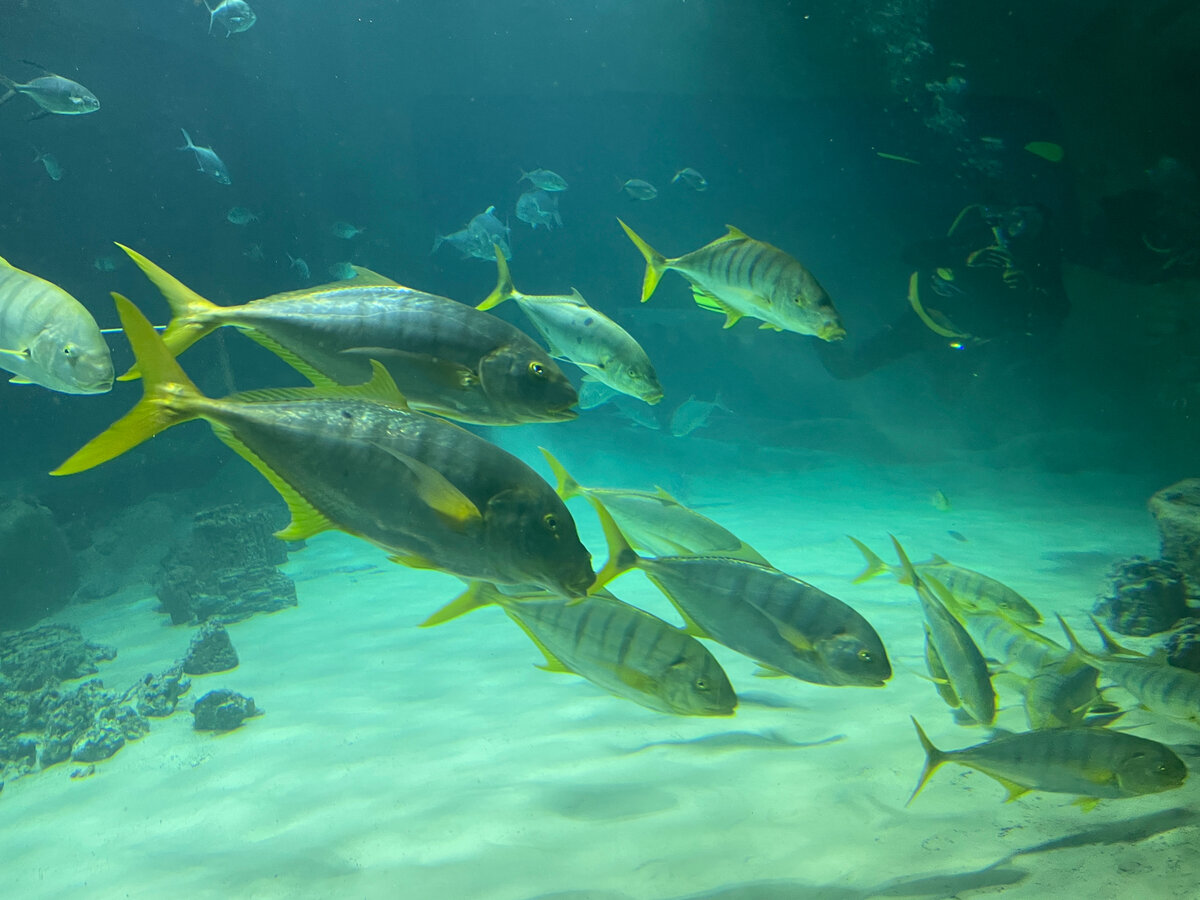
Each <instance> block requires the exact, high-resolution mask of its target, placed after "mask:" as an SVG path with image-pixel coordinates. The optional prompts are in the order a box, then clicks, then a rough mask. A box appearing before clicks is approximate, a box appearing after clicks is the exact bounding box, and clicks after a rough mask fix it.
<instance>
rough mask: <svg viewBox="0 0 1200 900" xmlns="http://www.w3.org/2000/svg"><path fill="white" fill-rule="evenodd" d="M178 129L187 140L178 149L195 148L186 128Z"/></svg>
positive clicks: (209, 31)
mask: <svg viewBox="0 0 1200 900" xmlns="http://www.w3.org/2000/svg"><path fill="white" fill-rule="evenodd" d="M208 33H209V34H212V23H211V22H210V23H209V26H208ZM179 130H180V131H182V132H183V139H184V140H185V141H187V143H186V144H184V145H183V146H182V147H180V148H179V149H180V150H195V149H196V145H195V144H193V143H192V136H191V135H190V134H188V133H187V129H186V128H180V129H179Z"/></svg>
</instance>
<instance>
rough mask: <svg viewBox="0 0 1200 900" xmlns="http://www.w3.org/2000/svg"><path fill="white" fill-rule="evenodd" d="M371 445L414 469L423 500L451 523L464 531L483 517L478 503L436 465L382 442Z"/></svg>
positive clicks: (418, 494)
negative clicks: (452, 482) (386, 445)
mask: <svg viewBox="0 0 1200 900" xmlns="http://www.w3.org/2000/svg"><path fill="white" fill-rule="evenodd" d="M372 446H373V447H375V449H376V450H381V451H383V452H384V453H386V454H387V455H388V456H390V457H392V459H394V460H396V461H397V462H399V463H400V464H401V465H403V466H404V467H405V468H407V469H408V471H409V472H411V473H412V475H413V477H414V478H415V479H416V487H417V496H418V497H420V498H421V502H422V503H424V504H425V505H426V506H428V507H429V508H430V509H432V510H433V511H434V512H436V513H437V514H438V515H439V516H441V517H442V519H443V520H444V521H445V522H446V524H448V525H450V527H452V528H454V529H456V530H458V531H462V530H464V529H465V528H466V527H467V526H468V525H473V524H477V523H479V522H482V521H483V514H482V513H481V512H480V511H479V507H478V506H476V505H475V504H474V503H472V502H471V499H470V498H469V497H467V495H466V494H464V493H463V492H462V491H460V490H459V489H458V488H456V487H455V486H454V485H453V484H451V483H450V480H449V479H448V478H446V476H445V475H443V474H442V473H441V472H439V471H438V470H437V469H435V468H433V466H431V465H429V464H428V463H423V462H421V461H420V460H419V459H416V458H415V457H412V456H409V455H408V454H407V453H401V452H400V451H399V450H394V449H392V448H391V447H385V446H383V445H382V444H378V443H372Z"/></svg>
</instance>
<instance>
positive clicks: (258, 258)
mask: <svg viewBox="0 0 1200 900" xmlns="http://www.w3.org/2000/svg"><path fill="white" fill-rule="evenodd" d="M242 256H244V257H246V259H249V260H252V261H253V262H262V260H263V258H264V254H263V248H262V244H251V245H250V246H249V247H247V248H246V249H245V250H243V251H242Z"/></svg>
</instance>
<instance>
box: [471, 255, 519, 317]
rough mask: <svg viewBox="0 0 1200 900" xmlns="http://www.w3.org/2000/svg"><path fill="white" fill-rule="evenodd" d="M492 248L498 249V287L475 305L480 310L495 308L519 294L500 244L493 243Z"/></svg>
mask: <svg viewBox="0 0 1200 900" xmlns="http://www.w3.org/2000/svg"><path fill="white" fill-rule="evenodd" d="M492 248H493V249H494V250H495V251H496V269H497V274H496V287H495V288H493V290H492V292H491V293H490V294H488V295H487V297H485V298H484V301H483V302H482V303H480V304H479V305H478V306H477V307H475V308H476V309H478V310H480V311H486V310H489V309H494V308H495V307H497V306H499V305H500V304H501V303H503V302H504V301H505V300H507V299H509V298H510V297H515V296H516V295H517V289H516V288H515V287H513V281H512V275H511V274H510V273H509V271H508V262H507V261H506V260H505V259H504V254H503V253H502V252H501V250H500V245H499V244H492Z"/></svg>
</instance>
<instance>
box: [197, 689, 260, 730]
mask: <svg viewBox="0 0 1200 900" xmlns="http://www.w3.org/2000/svg"><path fill="white" fill-rule="evenodd" d="M262 714H263V711H262V710H261V709H258V708H256V707H255V705H254V698H253V697H246V696H243V695H242V694H239V693H237V692H235V691H229V690H218V691H209V692H208V693H207V694H205V695H204V696H203V697H201V698H200V699H199V700H197V701H196V703H195V705H194V706H193V707H192V715H194V716H195V717H196V719H195V721H194V722H193V723H192V724H193V727H194V728H195V729H196V730H197V731H232V730H233V729H234V728H237V727H238V726H239V725H241V724H242V722H244V721H245V720H246V719H249V718H252V717H254V716H261V715H262Z"/></svg>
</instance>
